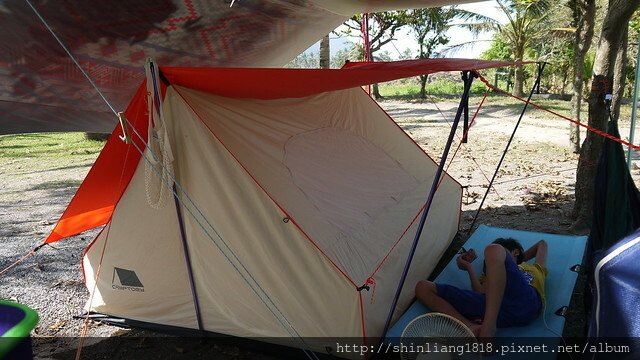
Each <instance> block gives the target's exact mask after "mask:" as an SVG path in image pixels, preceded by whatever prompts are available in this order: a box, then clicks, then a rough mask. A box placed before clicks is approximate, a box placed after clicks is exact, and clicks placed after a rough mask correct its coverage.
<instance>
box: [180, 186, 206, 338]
mask: <svg viewBox="0 0 640 360" xmlns="http://www.w3.org/2000/svg"><path fill="white" fill-rule="evenodd" d="M173 200H174V201H175V203H176V213H177V215H178V225H179V226H180V239H181V240H182V249H183V250H184V260H185V262H186V263H187V275H188V276H189V286H190V287H191V296H192V297H193V306H194V307H195V309H196V320H197V321H198V329H200V330H201V331H204V326H203V324H202V315H201V312H200V302H199V301H198V293H197V292H196V284H195V282H194V281H193V268H192V266H191V255H189V245H188V244H187V234H186V232H185V230H184V220H183V217H182V210H181V206H180V199H178V189H177V188H176V184H175V183H174V184H173Z"/></svg>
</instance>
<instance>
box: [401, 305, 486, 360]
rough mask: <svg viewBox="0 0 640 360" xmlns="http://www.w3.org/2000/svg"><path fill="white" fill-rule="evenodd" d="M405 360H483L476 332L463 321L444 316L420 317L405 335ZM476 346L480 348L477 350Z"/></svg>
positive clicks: (405, 330)
mask: <svg viewBox="0 0 640 360" xmlns="http://www.w3.org/2000/svg"><path fill="white" fill-rule="evenodd" d="M400 342H401V344H402V346H403V347H401V349H402V350H403V351H401V353H400V358H401V359H402V360H418V359H419V360H427V359H428V360H435V359H480V358H481V356H480V354H479V353H477V352H474V350H478V346H477V345H478V342H477V340H476V338H475V336H474V335H473V332H471V330H470V329H469V328H468V327H467V326H466V325H465V324H463V323H462V322H461V321H459V320H457V319H455V318H454V317H452V316H449V315H446V314H441V313H429V314H424V315H420V316H418V317H417V318H415V319H413V320H411V322H410V323H409V324H408V325H407V326H406V327H405V328H404V330H403V331H402V337H401V338H400ZM474 344H476V346H474Z"/></svg>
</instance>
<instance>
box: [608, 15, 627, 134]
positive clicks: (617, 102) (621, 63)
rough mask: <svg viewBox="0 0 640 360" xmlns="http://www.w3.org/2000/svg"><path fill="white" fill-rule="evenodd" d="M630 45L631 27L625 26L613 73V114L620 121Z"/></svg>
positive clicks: (614, 118)
mask: <svg viewBox="0 0 640 360" xmlns="http://www.w3.org/2000/svg"><path fill="white" fill-rule="evenodd" d="M628 46H629V27H628V26H627V27H625V28H624V32H623V34H622V43H621V44H620V48H619V50H618V55H617V56H616V65H615V71H614V75H613V103H612V104H611V116H612V117H613V120H615V121H618V118H619V117H620V106H621V105H622V98H623V97H624V88H625V86H626V82H627V66H628V65H629V60H628V58H627V48H628Z"/></svg>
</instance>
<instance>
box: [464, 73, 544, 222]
mask: <svg viewBox="0 0 640 360" xmlns="http://www.w3.org/2000/svg"><path fill="white" fill-rule="evenodd" d="M546 64H547V63H546V62H540V63H538V77H537V78H536V82H535V83H534V84H533V87H532V88H531V91H530V92H529V97H528V98H527V102H526V103H524V107H523V108H522V112H521V113H520V117H519V118H518V122H516V126H515V127H514V128H513V132H511V137H510V138H509V141H508V142H507V146H506V147H505V148H504V151H503V152H502V157H500V161H499V162H498V166H496V171H495V172H494V173H493V177H491V181H490V182H489V186H487V191H485V193H484V196H483V197H482V201H481V202H480V206H478V210H477V211H476V215H475V216H474V217H473V221H472V222H471V226H469V230H468V231H467V234H470V233H471V230H473V226H474V225H475V224H476V220H478V215H479V214H480V210H482V205H484V201H485V200H486V199H487V196H488V195H489V191H491V187H492V186H493V181H494V180H495V179H496V175H498V171H499V170H500V167H501V166H502V162H503V161H504V158H505V156H506V155H507V151H509V146H511V142H512V141H513V138H514V137H515V136H516V131H517V130H518V126H520V121H522V118H523V117H524V113H525V111H527V106H529V102H530V101H531V96H533V93H534V92H535V91H536V89H537V88H538V86H540V79H541V78H542V72H543V71H544V66H545V65H546Z"/></svg>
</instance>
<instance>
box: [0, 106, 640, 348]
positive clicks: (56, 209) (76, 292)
mask: <svg viewBox="0 0 640 360" xmlns="http://www.w3.org/2000/svg"><path fill="white" fill-rule="evenodd" d="M381 105H382V106H383V107H384V108H385V109H387V110H388V112H389V114H390V115H391V116H392V117H394V118H395V119H396V120H397V121H398V123H399V124H400V125H401V126H402V127H403V128H404V129H405V130H406V131H407V132H408V133H409V134H410V135H411V136H412V137H413V138H414V140H415V141H416V142H417V143H418V144H420V145H421V146H423V147H424V148H425V149H426V150H427V151H428V152H429V153H432V154H440V153H441V151H442V148H443V146H444V142H445V140H446V134H447V133H448V131H449V124H448V123H447V122H446V121H445V120H444V119H443V117H442V115H441V113H440V111H442V112H443V113H444V114H445V115H446V117H447V118H452V117H453V114H454V113H455V109H456V104H455V103H452V102H447V103H443V104H439V110H438V109H437V108H436V107H435V106H434V105H433V104H431V103H424V104H423V103H412V102H395V101H384V102H382V103H381ZM518 113H519V110H518V109H513V108H511V107H509V108H505V107H496V108H495V109H494V108H491V107H488V108H486V109H485V110H484V111H483V112H482V113H481V115H480V116H479V118H478V120H477V125H475V126H474V127H473V128H472V131H471V133H470V139H469V143H468V144H467V145H463V146H462V147H461V149H460V150H459V151H458V153H457V155H456V158H455V160H454V162H453V163H452V164H451V166H450V168H449V172H450V174H452V176H454V178H456V179H457V180H458V181H459V182H460V183H461V184H462V185H463V186H468V188H467V189H466V190H465V197H464V199H463V200H464V205H463V217H462V219H463V223H462V230H463V231H464V230H467V228H468V226H469V225H470V222H471V220H472V218H473V214H474V213H475V210H476V209H477V207H478V205H479V200H480V199H481V197H482V195H484V192H485V191H486V184H487V183H488V180H487V178H490V177H491V175H492V173H493V170H494V169H495V166H496V164H497V161H498V159H499V157H500V155H501V153H502V150H503V148H504V145H505V144H506V141H507V139H508V137H509V135H510V132H511V130H512V127H513V124H515V121H516V120H517V114H518ZM536 114H537V113H532V114H529V115H527V116H526V117H525V119H524V121H523V123H522V126H521V129H520V130H519V135H518V136H517V137H516V139H515V140H514V143H513V145H512V150H511V152H510V153H509V154H508V155H507V157H506V159H505V163H504V165H503V167H502V170H501V171H500V173H499V175H498V177H497V179H496V187H495V191H493V192H492V193H491V194H490V196H489V197H488V199H487V202H486V203H485V206H484V208H485V209H486V210H485V211H483V212H482V214H481V216H480V218H479V220H478V223H484V224H488V225H493V226H501V227H510V228H515V229H523V230H533V231H543V232H553V233H568V231H569V226H570V224H571V219H570V218H569V214H570V211H571V207H572V201H573V186H574V184H575V168H576V166H577V155H575V154H573V153H572V152H571V151H570V150H569V147H568V140H567V139H568V125H567V123H566V122H564V121H562V120H548V119H546V118H544V117H540V116H538V115H536ZM621 131H622V133H625V132H624V131H625V130H624V129H623V130H621ZM626 131H628V130H626ZM16 146H19V145H16ZM59 146H61V147H64V146H65V144H60V145H59ZM456 146H457V145H456ZM3 147H4V145H3V142H2V138H0V150H3ZM14 147H15V146H14ZM452 151H455V147H454V148H453V149H452ZM72 155H74V156H71V157H65V158H59V157H55V156H54V157H51V156H47V154H40V155H39V156H37V157H36V156H34V157H32V158H16V159H13V160H7V159H6V158H0V161H1V162H0V184H1V185H0V187H1V193H0V209H2V211H1V212H0V224H1V226H0V244H2V245H1V246H0V269H3V268H4V267H6V266H8V265H9V264H11V263H13V262H14V261H16V260H17V259H19V258H20V257H21V256H23V255H24V254H26V253H27V252H28V251H29V250H31V249H33V248H34V247H35V246H37V245H39V244H41V243H42V241H43V239H44V238H45V237H46V236H47V234H48V233H49V231H50V230H51V228H52V226H53V224H55V221H56V220H57V219H58V218H59V216H60V215H61V213H62V211H63V210H64V208H65V206H66V205H67V204H68V202H69V200H70V199H71V197H72V196H73V194H74V192H75V190H76V189H77V187H78V186H79V184H80V182H81V180H82V179H83V178H84V176H85V175H86V173H87V171H88V170H89V167H90V165H91V164H92V163H93V161H94V159H95V157H96V156H97V153H95V152H93V153H78V154H73V153H72ZM434 158H435V159H436V160H437V157H434ZM634 177H635V178H636V180H637V179H638V178H639V177H640V176H638V170H637V165H636V166H635V170H634ZM96 233H97V230H92V231H89V232H87V233H84V234H82V235H81V236H76V237H74V238H71V239H68V240H66V241H61V242H58V243H55V244H54V245H53V246H46V247H44V248H42V250H40V251H39V252H38V254H37V255H36V256H34V257H32V258H30V259H28V260H26V261H24V262H23V263H21V264H20V265H18V266H17V267H15V268H14V269H12V270H11V271H9V272H8V273H7V274H4V275H2V277H0V298H4V299H10V300H14V301H18V302H21V303H24V304H26V305H28V306H30V307H32V308H34V309H35V310H36V311H38V313H39V315H40V323H39V324H38V326H37V327H36V329H35V330H34V333H33V335H34V336H35V338H36V346H35V350H34V351H35V352H36V356H37V357H39V358H56V359H58V358H73V357H74V356H75V348H76V347H77V339H74V338H73V337H77V336H78V335H79V334H80V330H81V328H82V325H83V321H82V320H80V319H75V318H74V316H75V315H78V314H81V313H82V312H83V307H84V304H85V303H86V301H87V299H88V296H89V295H88V292H87V290H86V288H85V287H84V283H83V279H82V275H81V272H80V259H81V255H82V252H83V250H84V248H85V247H86V246H87V244H88V243H89V241H90V240H91V239H93V237H94V236H95V235H96ZM463 240H464V236H463ZM579 295H580V294H578V297H579ZM574 297H575V296H574ZM576 316H577V317H579V316H580V315H575V316H574V317H576ZM580 321H581V320H580V319H575V318H574V319H570V320H569V321H568V327H571V326H572V323H573V324H574V325H573V327H574V328H575V329H573V330H571V331H573V332H575V334H570V335H574V336H575V335H579V331H580V326H581V325H580ZM565 333H566V331H565ZM88 334H89V336H92V337H107V336H131V335H132V334H140V332H139V331H137V330H134V331H133V332H129V331H126V330H122V329H120V328H116V327H113V326H107V325H100V324H97V323H90V327H89V333H88ZM143 334H148V333H143ZM65 339H66V340H65ZM95 340H96V339H92V341H95ZM208 346H209V345H208ZM91 347H92V346H89V347H88V348H91ZM143 348H144V347H143ZM167 351H169V353H167ZM199 351H200V352H199V353H186V354H185V351H184V349H183V348H181V347H175V346H174V347H172V348H170V349H169V350H167V349H161V350H158V351H155V352H153V354H155V355H156V358H166V357H169V358H171V357H172V356H169V355H179V356H178V357H179V358H180V356H181V355H184V358H193V357H200V355H203V354H207V356H209V357H214V358H228V359H237V358H255V357H256V354H255V353H251V352H250V351H247V350H245V349H243V348H238V347H236V346H227V345H221V346H218V345H216V344H214V345H210V346H209V347H205V348H201V349H200V350H199ZM145 353H146V354H149V349H146V350H145ZM92 354H93V355H91V356H90V357H91V358H100V357H103V358H113V357H122V358H131V357H138V356H136V355H134V353H132V352H130V353H126V352H125V353H118V354H116V353H114V352H112V349H111V350H110V349H109V348H108V345H106V346H103V348H102V349H99V348H96V349H94V352H93V353H92ZM203 356H204V355H203Z"/></svg>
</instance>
